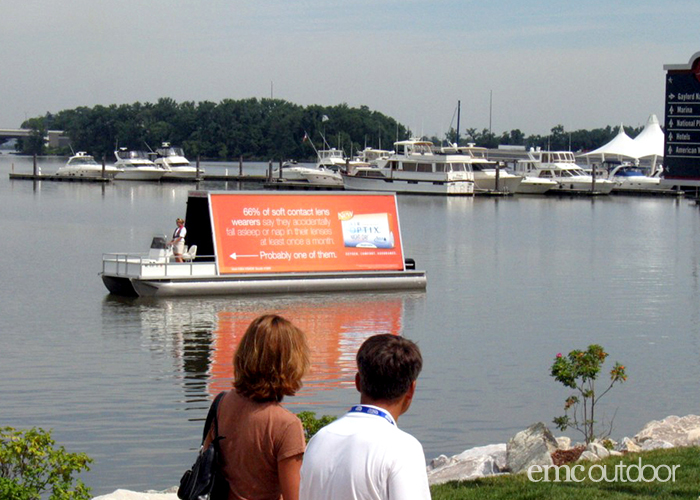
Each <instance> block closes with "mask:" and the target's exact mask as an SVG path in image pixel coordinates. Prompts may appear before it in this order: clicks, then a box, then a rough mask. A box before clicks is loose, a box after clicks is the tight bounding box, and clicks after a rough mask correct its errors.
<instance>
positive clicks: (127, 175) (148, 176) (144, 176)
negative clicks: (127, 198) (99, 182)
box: [114, 169, 165, 181]
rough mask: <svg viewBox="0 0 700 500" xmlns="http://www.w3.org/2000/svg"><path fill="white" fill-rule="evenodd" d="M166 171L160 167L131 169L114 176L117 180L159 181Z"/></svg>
mask: <svg viewBox="0 0 700 500" xmlns="http://www.w3.org/2000/svg"><path fill="white" fill-rule="evenodd" d="M164 174H165V171H163V170H160V169H154V170H150V169H149V170H146V169H131V170H124V171H122V172H119V173H118V174H117V175H115V176H114V180H115V181H159V180H160V179H161V178H162V177H163V175H164Z"/></svg>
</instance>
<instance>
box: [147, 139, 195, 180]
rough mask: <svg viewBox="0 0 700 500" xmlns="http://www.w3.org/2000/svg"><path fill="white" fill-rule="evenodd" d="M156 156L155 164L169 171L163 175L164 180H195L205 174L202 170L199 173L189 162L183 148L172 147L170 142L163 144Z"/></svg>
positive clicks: (157, 150)
mask: <svg viewBox="0 0 700 500" xmlns="http://www.w3.org/2000/svg"><path fill="white" fill-rule="evenodd" d="M156 154H157V158H156V159H155V160H154V163H155V164H156V165H160V166H162V167H167V169H169V170H168V172H166V173H165V175H163V179H192V180H194V179H196V178H197V177H198V175H201V174H202V173H203V171H202V170H200V171H199V172H197V168H196V167H193V166H192V165H191V164H190V162H189V160H188V159H187V158H185V153H184V152H183V150H182V148H178V147H174V146H171V145H170V143H169V142H164V143H162V144H161V147H160V148H158V149H156Z"/></svg>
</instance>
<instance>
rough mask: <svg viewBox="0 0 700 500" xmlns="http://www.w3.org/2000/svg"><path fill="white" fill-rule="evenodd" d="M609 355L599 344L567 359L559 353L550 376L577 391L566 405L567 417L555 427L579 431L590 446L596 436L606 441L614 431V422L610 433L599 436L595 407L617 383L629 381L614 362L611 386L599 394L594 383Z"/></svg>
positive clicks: (560, 419)
mask: <svg viewBox="0 0 700 500" xmlns="http://www.w3.org/2000/svg"><path fill="white" fill-rule="evenodd" d="M607 357H608V353H607V352H605V351H604V350H603V348H602V347H601V346H599V345H597V344H591V345H589V346H588V349H587V350H585V351H581V350H574V351H571V352H570V353H569V354H568V355H567V356H563V355H562V354H561V353H559V354H557V356H556V358H555V359H554V363H552V368H551V371H550V375H551V376H552V377H554V379H555V380H556V381H557V382H560V383H562V384H563V385H564V386H565V387H568V388H570V389H574V390H575V393H574V394H573V395H571V396H569V397H568V398H567V399H566V401H565V403H564V412H565V413H564V415H563V416H561V417H556V418H555V419H554V424H556V426H557V427H558V428H559V429H560V430H562V431H564V430H566V429H567V428H569V427H573V428H575V429H576V430H578V431H580V432H581V433H582V434H583V435H584V437H585V439H586V443H590V442H591V441H593V440H594V439H596V437H599V438H605V437H607V436H609V435H610V432H611V431H612V420H611V421H610V427H609V429H608V431H607V432H601V433H598V431H597V429H596V427H595V424H596V423H597V422H596V405H598V403H599V402H600V399H601V398H602V397H603V396H605V395H606V394H607V393H608V392H609V391H610V389H612V387H613V386H614V385H615V384H616V383H618V382H619V383H623V382H624V381H626V380H627V374H626V372H625V367H624V366H623V365H621V364H620V363H617V362H616V363H615V366H613V368H612V370H610V385H609V386H608V387H607V388H606V389H605V390H604V391H603V392H601V393H596V387H595V382H596V379H597V378H598V374H599V373H600V370H601V368H602V365H603V363H604V362H605V359H606V358H607Z"/></svg>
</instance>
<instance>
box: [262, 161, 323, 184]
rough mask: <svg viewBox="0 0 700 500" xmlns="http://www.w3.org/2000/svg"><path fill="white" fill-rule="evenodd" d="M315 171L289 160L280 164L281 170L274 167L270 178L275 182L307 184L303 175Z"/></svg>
mask: <svg viewBox="0 0 700 500" xmlns="http://www.w3.org/2000/svg"><path fill="white" fill-rule="evenodd" d="M315 171H316V169H315V168H312V167H309V166H304V165H302V164H299V163H297V162H296V161H293V160H290V161H285V162H284V163H282V168H281V170H280V168H279V167H274V168H273V169H272V178H273V179H274V180H277V181H290V182H309V181H308V179H307V178H306V177H305V176H304V173H307V172H308V173H313V172H315Z"/></svg>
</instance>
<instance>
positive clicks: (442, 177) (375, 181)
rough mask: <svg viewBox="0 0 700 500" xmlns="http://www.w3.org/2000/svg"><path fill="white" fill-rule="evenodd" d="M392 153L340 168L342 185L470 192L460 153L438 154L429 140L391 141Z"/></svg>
mask: <svg viewBox="0 0 700 500" xmlns="http://www.w3.org/2000/svg"><path fill="white" fill-rule="evenodd" d="M394 151H395V152H394V153H392V154H391V155H389V156H388V157H384V158H379V159H377V160H376V161H375V162H373V163H371V164H369V165H366V166H351V167H350V168H349V170H348V172H343V173H342V176H343V185H344V186H345V189H351V190H361V191H389V192H394V193H417V194H442V195H462V196H464V195H469V196H470V195H473V194H474V175H473V173H472V171H471V169H470V168H469V166H468V164H467V163H466V162H465V158H464V156H463V155H460V154H454V155H452V154H438V153H435V151H434V146H433V143H432V142H430V141H423V140H416V139H411V140H407V141H399V142H396V143H394Z"/></svg>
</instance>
